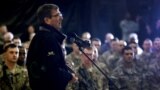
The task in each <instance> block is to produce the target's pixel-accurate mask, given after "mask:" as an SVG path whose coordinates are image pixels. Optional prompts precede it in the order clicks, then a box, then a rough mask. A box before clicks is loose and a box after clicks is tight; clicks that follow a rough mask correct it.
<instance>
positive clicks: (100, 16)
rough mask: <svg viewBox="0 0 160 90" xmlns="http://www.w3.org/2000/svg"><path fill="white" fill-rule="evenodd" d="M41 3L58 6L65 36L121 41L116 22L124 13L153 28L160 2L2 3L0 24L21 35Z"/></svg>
mask: <svg viewBox="0 0 160 90" xmlns="http://www.w3.org/2000/svg"><path fill="white" fill-rule="evenodd" d="M44 3H55V4H57V5H58V6H59V7H60V10H61V11H62V13H63V16H64V22H63V29H62V30H63V32H64V33H66V34H67V33H70V32H75V33H77V34H78V35H80V34H81V33H82V32H84V31H89V32H90V33H91V34H92V37H99V38H100V39H101V40H103V39H104V35H105V33H107V32H111V33H113V34H114V35H115V36H117V37H118V38H121V30H120V28H119V22H120V20H122V19H123V18H124V15H125V12H126V11H129V12H131V14H132V15H133V16H136V15H141V16H142V17H143V19H144V21H145V22H147V23H149V24H150V25H151V26H152V27H154V24H155V21H156V20H157V19H158V18H159V16H160V0H1V1H0V23H6V24H7V25H8V29H9V31H11V32H13V33H14V34H18V33H23V32H24V30H25V28H26V26H27V25H29V24H35V25H36V16H35V12H36V10H37V8H38V7H39V6H40V5H42V4H44Z"/></svg>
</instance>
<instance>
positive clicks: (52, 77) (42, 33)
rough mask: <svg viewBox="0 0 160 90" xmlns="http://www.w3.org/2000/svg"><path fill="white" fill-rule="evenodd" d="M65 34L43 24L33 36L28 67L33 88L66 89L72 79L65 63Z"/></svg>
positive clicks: (45, 89) (46, 89)
mask: <svg viewBox="0 0 160 90" xmlns="http://www.w3.org/2000/svg"><path fill="white" fill-rule="evenodd" d="M64 39H65V36H64V35H63V34H62V33H61V32H59V31H58V30H56V29H55V28H53V27H51V26H49V25H46V24H43V25H41V26H40V28H39V31H38V32H37V33H36V35H35V37H34V38H33V40H32V42H31V44H30V47H29V51H28V56H27V69H28V73H29V79H30V85H31V88H32V89H33V90H65V87H66V85H67V83H68V82H69V81H70V80H71V79H72V75H71V73H70V72H69V71H68V68H67V66H66V64H65V60H64V55H63V52H62V49H61V44H62V42H63V40H64Z"/></svg>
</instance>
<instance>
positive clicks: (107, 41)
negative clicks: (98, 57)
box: [100, 33, 114, 54]
mask: <svg viewBox="0 0 160 90" xmlns="http://www.w3.org/2000/svg"><path fill="white" fill-rule="evenodd" d="M112 39H114V35H113V34H112V33H106V35H105V40H104V44H102V46H101V48H100V54H103V53H104V52H105V51H107V50H109V48H110V42H111V40H112Z"/></svg>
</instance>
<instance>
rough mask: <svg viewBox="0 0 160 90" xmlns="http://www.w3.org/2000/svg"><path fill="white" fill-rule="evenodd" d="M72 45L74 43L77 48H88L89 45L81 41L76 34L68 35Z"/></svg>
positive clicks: (85, 41)
mask: <svg viewBox="0 0 160 90" xmlns="http://www.w3.org/2000/svg"><path fill="white" fill-rule="evenodd" d="M69 40H70V41H71V42H72V43H73V42H74V43H76V44H77V45H78V46H79V47H90V46H91V45H90V43H89V41H87V40H82V39H81V38H80V37H79V36H78V35H77V34H76V33H71V34H70V39H69Z"/></svg>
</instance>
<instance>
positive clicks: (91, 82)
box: [72, 65, 108, 90]
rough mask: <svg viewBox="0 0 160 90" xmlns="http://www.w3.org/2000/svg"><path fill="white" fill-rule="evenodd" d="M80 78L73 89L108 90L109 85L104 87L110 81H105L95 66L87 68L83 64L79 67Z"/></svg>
mask: <svg viewBox="0 0 160 90" xmlns="http://www.w3.org/2000/svg"><path fill="white" fill-rule="evenodd" d="M78 78H79V81H78V82H77V83H76V87H75V88H74V89H72V90H108V87H106V88H103V86H104V85H106V86H108V83H103V80H104V77H103V76H102V74H101V73H100V72H99V71H97V69H96V68H95V67H90V68H88V69H87V68H85V67H84V66H83V65H82V66H81V67H80V68H79V69H78Z"/></svg>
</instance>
